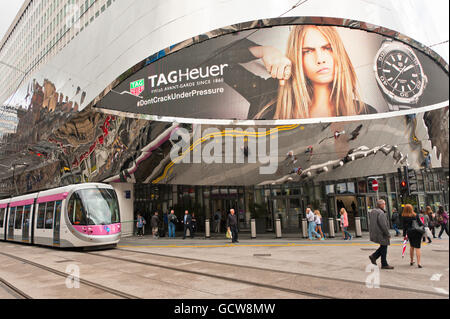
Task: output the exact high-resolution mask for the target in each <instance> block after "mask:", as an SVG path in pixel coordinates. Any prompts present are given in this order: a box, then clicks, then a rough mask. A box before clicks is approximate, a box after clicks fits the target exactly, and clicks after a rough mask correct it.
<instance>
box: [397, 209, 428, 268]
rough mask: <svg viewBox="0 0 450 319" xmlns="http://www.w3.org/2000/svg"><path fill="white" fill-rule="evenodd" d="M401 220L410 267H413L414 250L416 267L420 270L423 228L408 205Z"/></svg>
mask: <svg viewBox="0 0 450 319" xmlns="http://www.w3.org/2000/svg"><path fill="white" fill-rule="evenodd" d="M402 220H403V237H405V236H406V235H408V240H409V245H410V249H409V255H410V258H411V262H410V265H411V266H412V265H414V249H415V250H416V256H417V267H419V268H422V265H421V264H420V257H421V253H420V244H421V242H422V236H423V234H424V233H425V226H424V225H423V223H422V221H421V220H420V218H419V216H418V215H417V214H416V213H414V209H413V207H412V206H411V205H410V204H406V205H405V208H404V209H403V212H402Z"/></svg>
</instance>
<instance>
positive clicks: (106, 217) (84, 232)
mask: <svg viewBox="0 0 450 319" xmlns="http://www.w3.org/2000/svg"><path fill="white" fill-rule="evenodd" d="M120 235H121V223H120V212H119V202H118V200H117V195H116V192H115V190H114V188H113V187H112V186H110V185H107V184H102V183H85V184H77V185H69V186H64V187H59V188H53V189H49V190H45V191H41V192H38V193H33V194H27V195H23V196H17V197H12V198H8V199H3V200H0V240H4V241H11V242H21V243H28V244H33V245H43V246H52V247H61V248H67V247H94V246H115V245H117V243H118V242H119V240H120Z"/></svg>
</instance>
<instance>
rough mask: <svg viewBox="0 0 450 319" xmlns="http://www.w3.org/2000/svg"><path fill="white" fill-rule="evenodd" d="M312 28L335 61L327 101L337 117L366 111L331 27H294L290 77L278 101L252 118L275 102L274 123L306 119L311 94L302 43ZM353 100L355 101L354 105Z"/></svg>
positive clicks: (290, 41)
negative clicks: (331, 52) (323, 38)
mask: <svg viewBox="0 0 450 319" xmlns="http://www.w3.org/2000/svg"><path fill="white" fill-rule="evenodd" d="M311 27H315V28H317V29H318V30H319V32H320V33H322V34H323V35H324V36H325V38H327V40H328V41H329V42H330V45H331V48H332V51H333V57H334V60H335V69H334V80H333V86H332V91H331V95H330V100H331V101H332V103H333V105H334V106H335V110H334V112H335V114H336V116H350V115H357V114H360V113H361V112H362V111H363V110H364V109H365V104H364V103H363V102H361V98H360V95H359V93H358V88H357V86H358V83H357V77H356V72H355V69H354V68H353V65H352V62H351V60H350V58H349V56H348V54H347V51H346V50H345V47H344V44H343V43H342V40H341V38H340V36H339V34H338V33H337V31H336V29H335V28H334V27H331V26H310V25H297V26H294V27H293V29H292V31H291V33H290V35H289V39H288V45H287V50H286V56H287V58H289V59H290V60H291V62H292V74H291V77H290V78H289V80H287V81H285V84H284V85H283V86H281V85H280V87H279V88H278V99H277V100H276V101H272V102H270V103H269V104H268V105H266V106H265V107H263V109H262V110H261V111H260V112H259V113H258V114H257V115H256V116H255V118H256V119H259V118H261V116H262V115H263V114H264V113H265V111H266V110H267V109H268V108H269V107H270V106H271V105H273V104H274V103H275V102H276V110H275V114H274V119H275V120H277V119H297V118H309V117H310V110H309V106H310V104H311V102H312V96H313V92H314V88H313V85H312V83H311V81H310V80H309V79H307V78H306V76H305V73H304V70H303V52H302V48H303V40H304V38H305V34H306V31H307V30H308V28H311ZM355 100H356V101H355Z"/></svg>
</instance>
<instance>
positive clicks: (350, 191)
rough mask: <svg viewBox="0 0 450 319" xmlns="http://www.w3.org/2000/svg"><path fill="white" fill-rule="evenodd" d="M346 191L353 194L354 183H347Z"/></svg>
mask: <svg viewBox="0 0 450 319" xmlns="http://www.w3.org/2000/svg"><path fill="white" fill-rule="evenodd" d="M347 193H352V194H355V183H347Z"/></svg>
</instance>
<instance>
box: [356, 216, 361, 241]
mask: <svg viewBox="0 0 450 319" xmlns="http://www.w3.org/2000/svg"><path fill="white" fill-rule="evenodd" d="M355 232H356V237H361V236H362V231H361V217H355Z"/></svg>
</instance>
